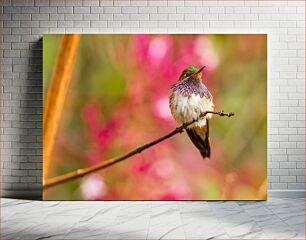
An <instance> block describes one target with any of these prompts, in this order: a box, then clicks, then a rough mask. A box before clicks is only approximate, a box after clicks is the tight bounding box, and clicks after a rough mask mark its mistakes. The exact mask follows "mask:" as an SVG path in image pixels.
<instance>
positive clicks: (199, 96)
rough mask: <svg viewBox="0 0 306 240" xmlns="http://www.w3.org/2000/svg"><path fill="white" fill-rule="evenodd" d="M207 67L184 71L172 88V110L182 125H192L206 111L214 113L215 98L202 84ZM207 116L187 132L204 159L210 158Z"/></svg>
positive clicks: (189, 68)
mask: <svg viewBox="0 0 306 240" xmlns="http://www.w3.org/2000/svg"><path fill="white" fill-rule="evenodd" d="M205 67H206V66H203V67H202V68H198V67H197V66H195V65H191V66H188V67H186V68H185V69H184V71H183V72H182V74H181V75H180V77H179V79H178V80H177V82H176V83H175V84H174V85H172V87H171V95H170V98H169V105H170V110H171V113H172V116H173V118H174V119H175V120H176V121H177V122H178V123H180V124H184V123H190V122H192V121H193V120H195V119H199V117H200V115H201V114H202V113H204V112H205V111H213V109H214V104H213V97H212V95H211V93H210V92H209V91H208V89H207V87H206V86H205V85H204V84H203V82H202V71H203V69H204V68H205ZM211 117H212V114H207V115H206V116H205V117H203V118H201V119H199V120H198V121H196V122H194V123H193V124H191V125H189V126H188V127H187V129H186V132H187V134H188V136H189V138H190V140H191V141H192V143H193V144H194V146H195V147H196V148H197V149H198V150H199V151H200V153H201V155H202V157H203V159H205V158H210V153H211V149H210V140H209V119H210V118H211Z"/></svg>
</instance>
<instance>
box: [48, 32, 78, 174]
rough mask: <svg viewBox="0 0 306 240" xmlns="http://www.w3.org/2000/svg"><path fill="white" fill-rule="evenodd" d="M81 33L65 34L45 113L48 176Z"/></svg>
mask: <svg viewBox="0 0 306 240" xmlns="http://www.w3.org/2000/svg"><path fill="white" fill-rule="evenodd" d="M79 40H80V35H78V34H66V35H64V36H63V38H62V41H61V45H60V50H59V53H58V56H57V59H56V64H55V69H54V72H53V76H52V80H51V83H50V87H49V90H48V93H47V97H46V102H45V105H44V113H43V146H44V148H43V163H44V166H43V177H44V179H46V178H47V177H48V170H49V168H50V161H51V160H50V156H51V153H52V149H53V146H54V141H55V137H56V132H57V129H58V123H59V120H60V117H61V114H62V111H63V107H64V102H65V96H66V93H67V89H68V86H69V82H70V79H71V74H72V70H73V66H74V63H75V58H76V52H77V47H78V43H79Z"/></svg>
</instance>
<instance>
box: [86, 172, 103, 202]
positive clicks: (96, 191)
mask: <svg viewBox="0 0 306 240" xmlns="http://www.w3.org/2000/svg"><path fill="white" fill-rule="evenodd" d="M81 192H82V195H83V196H84V198H85V199H87V200H100V199H102V198H103V197H104V196H105V195H106V193H107V189H106V185H105V183H104V181H103V178H102V177H101V176H100V175H99V174H98V173H93V174H91V175H89V176H88V177H87V178H86V179H85V180H83V182H82V184H81Z"/></svg>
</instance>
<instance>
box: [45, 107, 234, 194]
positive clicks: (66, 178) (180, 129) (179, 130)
mask: <svg viewBox="0 0 306 240" xmlns="http://www.w3.org/2000/svg"><path fill="white" fill-rule="evenodd" d="M209 113H211V114H216V115H219V116H227V117H232V116H234V113H224V112H223V111H221V112H213V111H206V112H204V113H203V114H201V116H200V117H199V118H198V119H195V120H193V121H191V122H189V123H185V124H183V125H181V126H180V127H177V128H176V129H174V130H173V131H171V132H170V133H168V134H166V135H164V136H162V137H160V138H157V139H155V140H153V141H151V142H149V143H146V144H144V145H142V146H140V147H137V148H136V149H134V150H132V151H130V152H128V153H126V154H124V155H122V156H119V157H115V158H111V159H109V160H106V161H103V162H101V163H98V164H97V165H95V166H92V167H87V168H82V169H78V170H76V171H73V172H70V173H66V174H64V175H61V176H57V177H54V178H51V179H47V180H45V181H44V183H43V189H44V190H45V189H47V188H49V187H52V186H56V185H58V184H60V183H64V182H67V181H70V180H73V179H76V178H79V177H83V176H85V175H87V174H89V173H92V172H95V171H98V170H101V169H104V168H107V167H109V166H111V165H114V164H116V163H118V162H121V161H123V160H125V159H128V158H130V157H132V156H134V155H136V154H138V153H141V152H142V151H144V150H145V149H148V148H150V147H152V146H154V145H156V144H158V143H160V142H162V141H164V140H166V139H168V138H170V137H172V136H174V135H176V134H178V133H182V132H183V131H184V129H186V128H187V127H188V126H189V125H191V124H193V123H195V122H196V121H198V120H200V119H201V118H203V117H205V116H206V115H207V114H209Z"/></svg>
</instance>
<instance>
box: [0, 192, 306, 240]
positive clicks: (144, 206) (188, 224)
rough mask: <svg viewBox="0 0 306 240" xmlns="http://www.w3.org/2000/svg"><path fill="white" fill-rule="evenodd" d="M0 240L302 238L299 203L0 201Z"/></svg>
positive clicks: (302, 202) (302, 215) (302, 205)
mask: <svg viewBox="0 0 306 240" xmlns="http://www.w3.org/2000/svg"><path fill="white" fill-rule="evenodd" d="M1 215H2V216H1V228H2V231H1V232H2V238H3V239H45V238H48V239H88V238H91V239H237V238H241V239H292V238H294V239H305V199H304V198H299V199H279V198H272V199H270V200H269V201H262V202H254V201H228V202H223V201H217V202H214V201H211V202H128V201H126V202H54V201H53V202H43V201H27V200H26V201H25V200H14V199H1Z"/></svg>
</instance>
